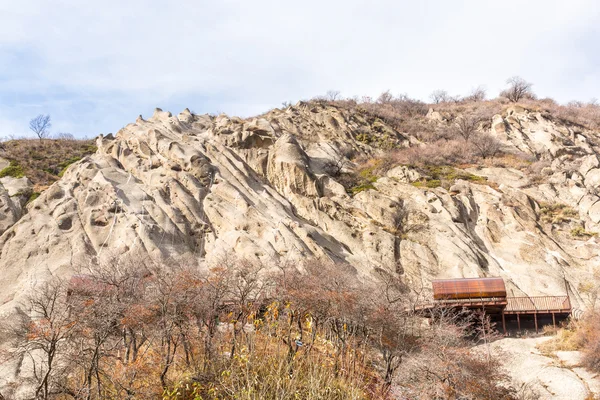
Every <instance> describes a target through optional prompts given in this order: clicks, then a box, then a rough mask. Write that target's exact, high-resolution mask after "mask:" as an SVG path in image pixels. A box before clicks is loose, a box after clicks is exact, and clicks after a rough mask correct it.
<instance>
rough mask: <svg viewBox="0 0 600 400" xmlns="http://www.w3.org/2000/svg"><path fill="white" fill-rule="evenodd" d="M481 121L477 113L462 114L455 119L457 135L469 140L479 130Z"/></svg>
mask: <svg viewBox="0 0 600 400" xmlns="http://www.w3.org/2000/svg"><path fill="white" fill-rule="evenodd" d="M480 122H481V119H480V118H479V117H478V116H476V115H461V116H460V117H458V118H456V120H455V121H454V129H455V132H456V134H457V135H459V136H460V137H462V138H463V139H464V140H465V141H469V139H470V138H471V136H473V135H474V134H475V133H476V132H477V129H478V128H479V124H480Z"/></svg>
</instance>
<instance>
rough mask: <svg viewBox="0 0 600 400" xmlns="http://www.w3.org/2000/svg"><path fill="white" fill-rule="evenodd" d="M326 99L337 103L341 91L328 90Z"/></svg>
mask: <svg viewBox="0 0 600 400" xmlns="http://www.w3.org/2000/svg"><path fill="white" fill-rule="evenodd" d="M325 98H326V99H327V100H329V101H336V100H339V99H340V91H339V90H328V91H327V93H325Z"/></svg>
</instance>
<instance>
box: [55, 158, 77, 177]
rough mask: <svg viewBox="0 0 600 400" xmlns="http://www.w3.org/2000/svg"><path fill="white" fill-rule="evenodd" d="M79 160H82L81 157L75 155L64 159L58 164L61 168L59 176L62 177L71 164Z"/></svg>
mask: <svg viewBox="0 0 600 400" xmlns="http://www.w3.org/2000/svg"><path fill="white" fill-rule="evenodd" d="M79 160H81V157H79V156H74V157H71V158H69V159H68V160H66V161H63V162H61V163H60V164H58V167H59V168H61V170H60V172H59V173H58V176H59V177H61V178H62V176H63V175H64V174H65V171H66V170H67V168H69V166H70V165H71V164H74V163H76V162H77V161H79Z"/></svg>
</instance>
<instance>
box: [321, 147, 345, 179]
mask: <svg viewBox="0 0 600 400" xmlns="http://www.w3.org/2000/svg"><path fill="white" fill-rule="evenodd" d="M346 166H348V160H347V159H346V156H345V155H344V154H342V152H339V153H336V154H335V155H334V156H333V158H331V159H329V160H327V161H326V162H325V164H324V167H325V171H326V172H327V173H328V174H330V175H331V176H333V177H338V176H340V175H341V173H342V171H343V170H344V168H346Z"/></svg>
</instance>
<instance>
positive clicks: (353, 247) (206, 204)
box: [0, 97, 600, 313]
mask: <svg viewBox="0 0 600 400" xmlns="http://www.w3.org/2000/svg"><path fill="white" fill-rule="evenodd" d="M599 110H600V107H598V106H597V105H570V106H568V107H567V106H559V105H557V104H556V103H554V102H552V101H550V100H532V99H525V100H522V101H520V102H519V103H512V102H508V101H507V100H505V99H496V100H489V101H484V100H478V99H476V100H464V101H461V102H454V101H453V102H442V103H439V104H424V103H422V102H419V101H415V100H412V99H409V98H405V97H401V98H393V97H383V98H380V99H379V100H378V101H377V102H374V101H368V102H356V101H354V100H338V101H333V100H332V101H330V100H324V99H316V100H311V101H307V102H299V103H298V104H296V105H293V106H288V107H285V108H283V109H274V110H271V111H269V112H267V113H265V114H263V115H260V116H258V117H254V118H248V119H240V118H236V117H228V116H226V115H218V116H214V115H195V114H192V113H191V112H190V111H189V110H187V109H186V110H184V111H183V112H181V113H180V114H178V115H176V116H174V115H172V114H171V113H169V112H166V111H162V110H160V109H157V110H156V111H155V112H154V115H152V116H151V117H150V118H147V119H144V118H142V117H141V116H140V117H139V118H138V119H137V120H136V121H135V122H134V123H131V124H129V125H127V126H126V127H124V128H123V129H121V130H120V131H119V132H118V133H117V134H116V135H114V136H113V135H108V136H100V137H98V138H97V140H96V144H95V145H96V146H97V151H95V152H93V153H91V154H88V153H89V152H91V150H92V145H91V144H90V143H87V142H75V143H66V142H64V143H63V142H57V141H52V142H51V141H47V142H44V143H34V142H32V143H28V146H31V147H30V148H29V147H27V148H26V147H24V146H22V145H20V146H21V147H20V148H21V150H20V152H21V153H20V154H25V153H24V152H27V153H28V154H34V153H35V154H38V155H40V159H39V160H38V159H37V158H36V157H25V156H23V155H21V156H20V158H16V156H15V154H16V153H15V150H14V149H13V144H11V143H10V142H9V143H7V144H6V147H7V149H6V152H7V154H13V156H8V155H7V156H6V157H5V156H4V155H3V157H5V158H11V159H15V160H17V163H18V165H20V166H22V167H23V172H24V174H25V175H28V174H31V175H32V178H33V179H34V182H35V183H36V184H37V185H38V186H39V187H41V186H42V185H43V184H44V183H45V182H47V183H51V182H52V180H53V179H55V178H58V175H59V174H60V175H61V176H60V179H58V180H57V181H56V182H54V183H52V184H51V185H50V187H49V188H47V189H46V190H44V191H42V192H41V195H40V196H39V197H37V198H35V199H31V201H30V202H29V203H28V204H27V205H25V204H24V203H23V202H20V204H21V206H22V207H25V211H24V212H22V213H20V214H19V215H18V216H17V217H14V218H12V219H11V220H9V221H7V222H6V223H5V224H4V225H2V232H3V233H2V235H1V236H0V289H1V290H0V312H4V313H10V312H11V310H13V309H14V308H15V307H16V306H18V305H19V302H20V301H22V300H23V299H24V298H25V296H26V294H27V292H28V290H29V288H31V287H34V286H35V285H36V284H37V283H39V282H43V281H45V280H48V279H50V278H51V277H53V276H63V277H68V276H70V275H71V274H73V273H75V272H76V271H77V270H78V268H79V269H80V268H81V266H84V265H86V263H87V262H88V261H89V260H90V259H92V260H94V261H98V262H102V261H106V260H109V259H111V257H115V256H131V257H134V258H137V259H145V258H152V259H162V260H169V259H174V258H178V259H181V258H186V259H189V258H192V259H194V260H196V261H197V262H198V263H200V265H201V266H202V268H204V269H205V270H207V269H208V268H209V267H211V266H215V265H219V263H221V262H222V260H223V257H229V256H235V257H237V258H239V259H246V260H253V261H256V262H258V261H260V262H261V263H263V264H264V265H267V266H269V268H270V269H277V265H282V264H286V263H290V262H292V263H296V262H297V263H300V262H302V261H305V260H307V259H319V260H320V261H321V262H329V263H333V264H334V265H348V266H350V267H351V268H350V269H351V271H352V276H353V279H354V280H355V281H356V282H364V283H365V284H366V282H370V281H372V280H373V279H375V278H376V277H377V276H379V275H380V274H381V273H384V274H387V275H390V276H395V277H397V278H398V279H400V280H401V282H402V283H403V284H404V285H406V286H407V287H408V288H410V289H411V290H413V291H414V292H417V293H427V291H428V290H429V288H430V284H429V282H430V281H431V279H435V278H445V277H475V276H501V277H503V278H504V279H505V281H506V282H507V288H508V290H509V292H510V293H512V294H514V295H556V294H563V293H564V292H565V291H566V290H567V289H568V290H569V293H570V295H571V296H572V301H573V303H574V305H575V307H576V308H578V309H586V307H588V304H589V303H588V301H590V300H592V299H593V298H594V296H595V292H594V291H593V290H592V288H593V284H592V283H593V282H594V280H595V279H596V277H597V276H598V275H597V274H598V273H599V271H598V269H597V268H598V261H600V259H599V250H600V246H599V243H598V239H597V233H598V232H600V225H599V224H600V197H599V196H598V192H597V186H598V184H599V183H600V158H599V157H598V156H599V154H600V130H599V127H600V111H599ZM63 146H64V147H63ZM54 148H56V151H57V152H59V153H57V154H62V155H61V156H60V157H52V158H53V161H52V162H50V161H49V160H48V159H47V158H45V159H43V158H42V155H44V154H47V152H46V150H47V149H54ZM24 149H27V150H24ZM11 151H12V153H10V152H11ZM78 157H82V159H81V160H79V161H76V162H74V163H72V164H71V165H69V166H68V167H67V168H66V170H65V171H64V172H63V171H62V168H61V166H62V167H65V166H67V164H69V163H70V161H75V158H78ZM60 159H62V161H60V163H57V161H59V160H60ZM29 171H31V172H29ZM39 171H46V172H45V173H47V174H49V175H43V174H42V173H38V172H39ZM28 176H29V175H28ZM1 182H2V183H3V184H4V181H1ZM0 189H1V190H0V193H4V192H7V191H6V190H4V186H1V187H0ZM7 193H8V192H7ZM3 196H4V197H5V198H6V199H5V200H4V201H5V204H8V202H9V201H11V199H12V197H13V196H12V195H10V194H6V195H4V194H3ZM15 215H17V214H15ZM21 215H22V216H21Z"/></svg>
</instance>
